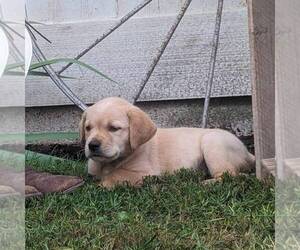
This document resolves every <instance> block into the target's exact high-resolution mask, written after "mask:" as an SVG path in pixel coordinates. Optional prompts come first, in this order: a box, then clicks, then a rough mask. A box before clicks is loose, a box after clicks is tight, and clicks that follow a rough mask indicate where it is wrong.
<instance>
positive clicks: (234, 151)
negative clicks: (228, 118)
mask: <svg viewBox="0 0 300 250" xmlns="http://www.w3.org/2000/svg"><path fill="white" fill-rule="evenodd" d="M201 149H202V152H203V156H204V160H205V163H206V165H207V168H208V170H209V172H210V174H211V176H212V177H213V178H220V177H221V176H222V175H223V174H224V173H225V172H228V173H229V174H230V175H232V176H236V175H238V174H239V173H240V172H241V171H243V170H246V169H247V168H249V164H250V161H251V159H252V157H253V156H252V155H251V154H250V153H249V152H248V151H247V149H246V148H245V146H244V145H243V143H242V142H241V141H240V140H239V139H238V138H237V137H235V136H234V135H232V134H230V133H228V132H226V131H222V130H216V131H212V132H210V133H208V134H206V135H205V136H203V138H202V141H201ZM251 156H252V157H251Z"/></svg>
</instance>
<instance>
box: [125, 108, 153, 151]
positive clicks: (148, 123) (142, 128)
mask: <svg viewBox="0 0 300 250" xmlns="http://www.w3.org/2000/svg"><path fill="white" fill-rule="evenodd" d="M128 118H129V141H130V146H131V149H132V150H134V149H136V148H137V147H138V146H140V145H142V144H144V143H146V142H147V141H149V140H150V139H151V138H152V137H153V136H154V135H155V133H156V130H157V128H156V126H155V124H154V123H153V122H152V120H151V119H150V117H149V116H148V115H147V114H146V113H144V112H143V111H142V110H140V109H139V108H136V107H134V108H131V109H130V110H129V111H128Z"/></svg>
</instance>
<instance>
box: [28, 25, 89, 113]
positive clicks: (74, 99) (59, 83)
mask: <svg viewBox="0 0 300 250" xmlns="http://www.w3.org/2000/svg"><path fill="white" fill-rule="evenodd" d="M27 28H28V26H27ZM28 31H29V34H30V36H31V40H32V44H33V54H34V56H35V57H36V58H37V60H38V61H39V62H41V61H44V60H47V58H46V57H45V55H44V54H43V52H42V51H41V49H40V48H39V46H38V44H37V42H36V40H35V39H34V37H33V34H32V31H31V30H30V29H29V28H28ZM43 69H44V70H45V71H46V72H47V73H48V75H49V76H50V78H51V79H52V81H53V82H54V83H55V85H56V86H57V87H58V88H59V89H60V90H61V91H62V92H63V93H64V94H65V95H66V96H67V97H68V98H69V99H70V100H71V101H72V102H73V103H74V104H75V105H76V106H77V107H79V108H80V109H81V110H82V111H85V110H86V109H87V106H86V105H85V104H84V103H83V101H82V100H80V99H79V98H78V97H77V96H76V95H75V94H74V93H73V92H72V90H71V89H70V88H69V87H68V86H67V85H66V84H65V83H64V81H63V80H62V79H61V78H60V77H59V76H58V75H57V74H56V72H55V71H54V69H53V68H52V67H51V65H45V66H43Z"/></svg>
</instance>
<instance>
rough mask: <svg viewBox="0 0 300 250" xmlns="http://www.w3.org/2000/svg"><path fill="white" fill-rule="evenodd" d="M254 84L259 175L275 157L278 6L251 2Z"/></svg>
mask: <svg viewBox="0 0 300 250" xmlns="http://www.w3.org/2000/svg"><path fill="white" fill-rule="evenodd" d="M248 10H249V30H250V48H251V67H252V70H251V71H252V73H251V78H252V80H251V82H252V105H253V122H254V124H253V129H254V140H255V155H256V174H257V177H259V178H260V177H262V169H261V160H262V159H267V158H274V156H275V125H274V124H275V76H274V74H275V65H274V51H275V39H274V28H275V2H274V0H264V1H262V0H249V1H248Z"/></svg>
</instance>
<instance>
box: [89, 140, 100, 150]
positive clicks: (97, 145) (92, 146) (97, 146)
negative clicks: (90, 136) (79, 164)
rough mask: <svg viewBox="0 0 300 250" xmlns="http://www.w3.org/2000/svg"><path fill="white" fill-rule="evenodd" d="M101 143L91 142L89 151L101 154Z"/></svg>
mask: <svg viewBox="0 0 300 250" xmlns="http://www.w3.org/2000/svg"><path fill="white" fill-rule="evenodd" d="M100 146H101V143H100V142H99V141H97V140H91V141H90V143H89V150H90V151H91V152H99V150H100Z"/></svg>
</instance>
